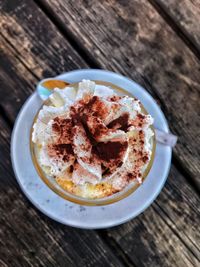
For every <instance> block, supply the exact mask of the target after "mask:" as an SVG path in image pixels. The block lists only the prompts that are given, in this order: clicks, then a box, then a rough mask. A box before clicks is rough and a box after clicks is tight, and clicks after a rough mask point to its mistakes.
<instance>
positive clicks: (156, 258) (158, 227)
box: [107, 167, 200, 267]
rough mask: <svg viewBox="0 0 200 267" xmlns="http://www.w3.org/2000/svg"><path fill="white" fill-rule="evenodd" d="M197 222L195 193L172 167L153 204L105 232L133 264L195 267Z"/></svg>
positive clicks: (199, 210) (199, 238)
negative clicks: (122, 223) (134, 217)
mask: <svg viewBox="0 0 200 267" xmlns="http://www.w3.org/2000/svg"><path fill="white" fill-rule="evenodd" d="M158 214H159V216H158ZM199 221H200V208H199V199H198V196H197V195H196V194H194V192H193V190H191V188H190V187H189V186H188V184H187V183H186V181H185V179H184V177H183V176H182V175H180V173H178V171H177V170H176V168H175V167H173V168H172V170H171V173H170V176H169V179H168V182H167V184H166V186H165V187H164V190H163V191H162V193H161V194H160V196H159V197H158V199H157V200H156V201H155V202H154V204H153V205H152V206H151V207H150V208H149V209H148V210H147V211H145V212H144V213H143V214H142V215H140V216H139V217H138V218H137V219H134V220H132V221H131V222H129V223H127V224H124V225H123V226H119V227H116V228H115V229H111V230H109V231H108V232H107V233H108V235H109V237H110V238H112V239H114V240H115V241H116V242H117V243H118V244H119V245H120V246H121V248H122V249H123V250H124V251H125V253H126V254H127V255H128V256H129V257H130V258H131V259H132V260H133V262H134V264H135V265H136V266H145V267H146V266H152V267H153V266H164V267H165V266H169V267H171V266H188V267H189V266H196V267H197V266H199V264H200V250H199V242H200V231H199V230H200V227H199ZM180 240H182V242H180ZM141 259H142V260H141Z"/></svg>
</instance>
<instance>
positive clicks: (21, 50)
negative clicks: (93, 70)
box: [0, 0, 86, 120]
mask: <svg viewBox="0 0 200 267" xmlns="http://www.w3.org/2000/svg"><path fill="white" fill-rule="evenodd" d="M0 29H1V31H0V40H1V41H0V62H1V64H0V68H1V70H0V81H1V88H0V90H1V92H3V93H2V95H1V101H0V102H1V105H3V108H4V109H5V111H6V113H7V115H8V117H10V119H11V120H14V118H15V116H16V107H17V110H19V108H20V106H21V105H22V103H23V102H24V100H25V99H26V98H27V96H28V95H30V93H31V92H32V91H33V90H35V85H36V83H37V82H38V81H39V80H40V79H42V78H45V77H51V76H55V75H56V74H60V73H62V72H65V71H69V70H73V69H78V68H84V67H86V64H85V63H84V61H83V60H82V58H81V57H80V56H79V55H78V54H77V53H76V51H75V50H74V49H73V48H72V47H71V45H70V44H69V43H68V42H67V41H66V40H65V38H63V37H62V35H61V34H59V32H58V31H57V30H56V28H55V26H54V25H53V24H52V23H51V22H50V20H49V19H48V18H47V17H46V16H45V14H44V13H43V12H42V11H41V10H40V9H39V8H38V7H37V5H36V4H35V3H34V2H31V1H30V3H29V4H27V2H26V1H25V0H24V1H20V0H16V1H14V2H13V1H0ZM27 70H28V71H27ZM21 83H23V86H21ZM13 107H14V110H13Z"/></svg>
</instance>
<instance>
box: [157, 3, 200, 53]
mask: <svg viewBox="0 0 200 267" xmlns="http://www.w3.org/2000/svg"><path fill="white" fill-rule="evenodd" d="M152 2H155V3H156V4H158V5H159V6H160V7H161V8H162V9H163V10H164V11H165V12H167V14H168V15H169V16H170V17H171V18H172V20H173V21H174V22H175V23H176V25H178V26H179V28H180V29H182V31H183V32H184V33H185V34H186V35H187V36H188V38H189V39H190V40H191V41H192V42H193V43H194V44H195V45H196V47H197V49H198V51H199V52H200V27H199V21H200V2H199V0H167V1H165V0H152Z"/></svg>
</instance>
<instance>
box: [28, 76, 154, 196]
mask: <svg viewBox="0 0 200 267" xmlns="http://www.w3.org/2000/svg"><path fill="white" fill-rule="evenodd" d="M49 100H50V103H51V104H50V105H43V107H42V109H41V110H40V112H39V114H38V116H37V119H36V121H35V123H34V125H33V132H32V141H33V143H34V144H35V145H36V147H37V160H38V162H39V164H40V166H41V168H42V169H43V170H44V172H45V173H46V174H47V175H50V176H53V177H54V178H55V179H57V180H58V181H60V179H63V181H64V180H67V181H71V182H72V183H73V184H74V185H75V186H76V188H77V187H80V190H79V195H82V196H85V195H87V196H89V195H88V193H86V187H87V186H88V185H93V186H96V185H100V184H104V185H105V184H108V185H109V188H111V189H112V190H111V192H112V193H113V192H118V191H121V190H122V189H123V188H124V187H125V186H127V185H128V184H129V183H130V182H137V183H141V182H142V178H143V174H144V172H145V170H146V168H147V166H148V163H149V161H150V158H151V154H152V137H153V135H154V133H153V131H152V129H151V125H152V124H153V118H152V117H151V116H150V115H146V114H144V113H143V112H142V109H141V103H140V101H139V100H137V99H135V98H133V97H128V96H119V95H118V94H117V93H115V91H114V90H113V89H112V88H110V87H108V86H105V85H99V84H96V83H95V82H93V81H90V80H83V81H81V82H80V83H79V84H78V86H77V85H75V86H69V87H66V88H64V89H59V88H55V89H54V90H53V93H52V94H51V96H50V97H49ZM81 188H82V189H81ZM102 190H104V191H105V189H102ZM80 192H82V193H80ZM83 192H84V193H83ZM102 192H103V191H102ZM102 192H101V196H104V195H103V194H104V193H102ZM105 194H106V193H105ZM109 194H110V193H109ZM91 196H94V194H91Z"/></svg>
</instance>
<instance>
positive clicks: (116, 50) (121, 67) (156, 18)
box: [38, 0, 200, 188]
mask: <svg viewBox="0 0 200 267" xmlns="http://www.w3.org/2000/svg"><path fill="white" fill-rule="evenodd" d="M38 2H40V3H42V4H43V8H44V9H46V10H48V13H51V15H52V16H55V17H57V21H58V22H60V23H62V25H65V27H66V28H67V30H68V31H71V32H72V33H73V35H74V36H75V38H76V39H77V40H79V42H80V43H81V44H82V45H83V46H84V48H85V50H87V51H88V53H90V54H91V55H92V56H93V57H94V58H95V59H96V61H98V62H99V64H101V67H102V68H105V69H111V70H114V71H116V72H120V73H122V74H125V75H127V76H128V77H130V78H133V79H134V80H136V81H138V82H139V83H141V84H143V85H148V87H149V88H148V89H149V90H151V92H152V93H154V94H155V95H157V97H158V98H159V99H160V102H161V104H162V109H163V110H164V112H165V115H166V116H167V119H168V121H169V124H170V128H171V130H172V131H173V132H174V133H176V134H177V135H178V136H179V142H178V144H177V146H176V147H175V150H174V152H175V156H176V157H177V159H178V161H179V162H180V164H181V165H182V167H183V168H185V170H186V171H187V173H188V174H189V175H190V176H191V177H192V179H193V180H194V181H195V183H196V185H197V186H198V188H200V180H199V175H200V169H199V153H200V146H197V145H196V144H200V138H199V135H198V132H199V126H200V125H199V124H200V123H199V119H198V114H200V109H199V99H200V96H199V92H200V75H199V74H200V65H199V61H198V60H197V59H196V57H195V56H194V55H193V53H192V52H191V51H190V49H189V48H188V47H187V46H186V45H185V43H184V42H183V41H182V40H181V39H180V38H179V37H178V36H177V35H176V33H175V32H173V31H172V29H171V28H170V27H169V26H168V25H167V24H166V22H165V21H164V20H163V19H162V17H161V16H160V15H159V14H158V13H157V11H156V10H155V9H154V8H153V6H152V5H150V4H149V3H148V2H147V1H145V0H134V1H131V0H126V1H114V0H109V1H95V0H92V1H81V0H78V1H70V2H67V3H66V1H63V0H58V1H53V0H39V1H38ZM144 80H145V82H146V83H144ZM191 118H192V119H191Z"/></svg>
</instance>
